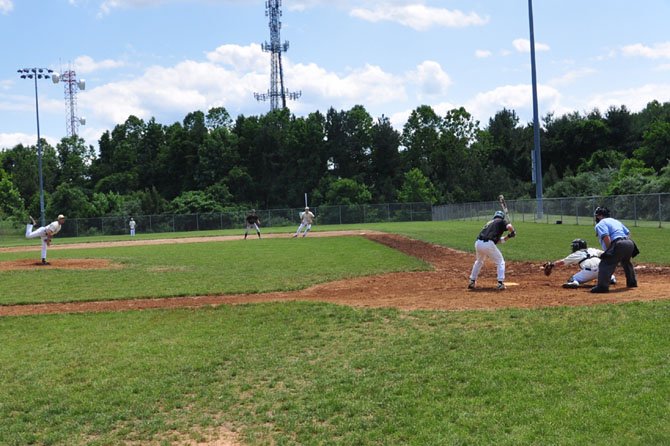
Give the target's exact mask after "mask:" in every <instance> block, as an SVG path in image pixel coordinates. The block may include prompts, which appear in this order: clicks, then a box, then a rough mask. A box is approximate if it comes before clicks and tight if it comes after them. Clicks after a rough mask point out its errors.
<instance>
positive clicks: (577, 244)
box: [572, 238, 586, 252]
mask: <svg viewBox="0 0 670 446" xmlns="http://www.w3.org/2000/svg"><path fill="white" fill-rule="evenodd" d="M580 249H586V240H582V239H580V238H576V239H574V240H573V241H572V252H575V251H579V250H580Z"/></svg>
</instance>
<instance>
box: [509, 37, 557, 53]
mask: <svg viewBox="0 0 670 446" xmlns="http://www.w3.org/2000/svg"><path fill="white" fill-rule="evenodd" d="M512 46H513V47H514V49H515V50H517V51H518V52H519V53H530V40H528V39H514V40H513V41H512ZM535 51H549V45H547V44H545V43H538V42H535Z"/></svg>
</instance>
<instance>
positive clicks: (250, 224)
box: [244, 209, 261, 240]
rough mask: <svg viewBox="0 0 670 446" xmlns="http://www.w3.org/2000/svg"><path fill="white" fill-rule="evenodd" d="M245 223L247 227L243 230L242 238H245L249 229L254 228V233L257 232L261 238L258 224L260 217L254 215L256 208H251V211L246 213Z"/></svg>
mask: <svg viewBox="0 0 670 446" xmlns="http://www.w3.org/2000/svg"><path fill="white" fill-rule="evenodd" d="M246 223H247V228H246V230H245V231H244V240H246V239H247V235H249V230H250V229H254V230H255V231H256V234H258V238H261V229H260V227H259V226H258V225H260V224H261V219H260V218H258V215H256V209H252V210H251V212H249V215H247V218H246Z"/></svg>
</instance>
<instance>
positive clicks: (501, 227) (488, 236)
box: [477, 218, 509, 243]
mask: <svg viewBox="0 0 670 446" xmlns="http://www.w3.org/2000/svg"><path fill="white" fill-rule="evenodd" d="M508 224H509V223H508V222H507V220H506V219H504V218H494V219H493V220H491V221H489V222H488V223H486V224H485V225H484V227H483V228H482V230H481V232H480V233H479V236H478V237H477V239H479V240H483V241H489V240H491V241H493V243H498V242H499V241H500V237H501V236H502V235H503V233H504V232H505V231H506V230H507V225H508Z"/></svg>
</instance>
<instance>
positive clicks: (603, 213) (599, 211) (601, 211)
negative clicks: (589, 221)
mask: <svg viewBox="0 0 670 446" xmlns="http://www.w3.org/2000/svg"><path fill="white" fill-rule="evenodd" d="M593 216H594V217H602V218H609V216H610V210H609V209H607V208H606V207H600V206H598V207H597V208H596V210H595V211H593Z"/></svg>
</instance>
